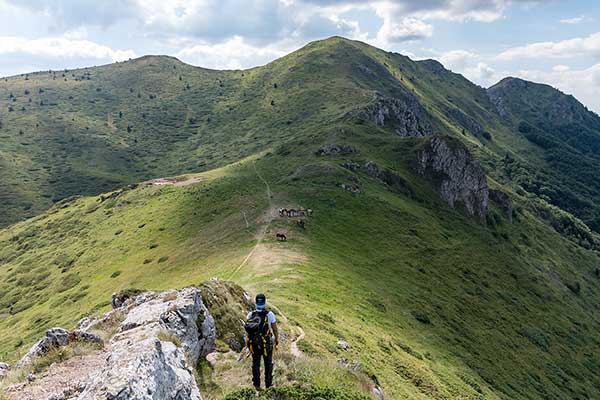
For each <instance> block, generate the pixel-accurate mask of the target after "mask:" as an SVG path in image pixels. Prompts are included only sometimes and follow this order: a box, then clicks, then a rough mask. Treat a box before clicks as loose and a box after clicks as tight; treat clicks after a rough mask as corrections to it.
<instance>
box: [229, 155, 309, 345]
mask: <svg viewBox="0 0 600 400" xmlns="http://www.w3.org/2000/svg"><path fill="white" fill-rule="evenodd" d="M253 166H254V171H255V172H256V175H257V176H258V178H259V179H260V180H261V181H262V182H263V183H264V184H265V188H266V195H267V201H268V203H269V207H268V211H267V218H266V223H265V226H264V227H263V229H262V230H261V231H260V233H259V235H258V240H257V242H256V245H255V246H254V247H253V248H252V250H250V252H249V253H248V255H247V256H246V258H244V260H243V261H242V262H241V263H240V265H238V266H237V268H236V269H234V270H233V271H232V272H231V274H230V275H229V280H231V279H232V278H233V277H234V276H235V275H236V274H237V273H238V272H240V270H241V269H242V268H243V267H244V265H246V263H247V262H248V260H250V258H251V257H252V256H253V255H254V253H255V252H256V250H257V249H258V247H259V246H260V245H261V244H262V242H263V239H264V238H265V236H266V234H267V231H268V230H269V227H270V226H271V222H273V220H274V219H275V218H276V217H277V210H276V209H275V206H274V205H273V193H272V192H271V186H269V182H267V180H266V179H265V178H264V177H263V176H262V175H261V174H260V172H259V171H258V169H257V168H256V164H254V165H253ZM244 218H246V214H245V213H244ZM247 223H248V221H247V220H246V224H247ZM271 307H272V308H273V309H274V310H275V311H277V313H278V314H279V315H280V316H281V318H282V319H283V320H284V322H285V323H286V324H287V325H290V323H289V320H288V318H287V316H286V315H285V314H284V313H283V312H282V311H281V310H280V309H279V308H278V307H277V306H275V305H271ZM290 326H291V325H290ZM295 329H296V331H297V334H298V336H296V338H295V339H294V340H292V342H291V345H290V352H291V354H292V355H293V356H294V357H301V356H302V351H301V350H300V349H299V348H298V342H299V341H300V340H302V339H304V337H305V336H306V334H305V333H304V329H302V328H301V327H300V326H298V325H296V326H295Z"/></svg>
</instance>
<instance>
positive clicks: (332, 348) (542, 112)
mask: <svg viewBox="0 0 600 400" xmlns="http://www.w3.org/2000/svg"><path fill="white" fill-rule="evenodd" d="M63 74H64V76H63ZM26 91H27V93H28V94H25V92H26ZM11 93H12V96H11ZM30 97H31V103H30V102H29V98H30ZM0 99H1V101H0V108H1V110H2V111H1V113H0V119H1V120H2V129H0V135H1V136H2V141H0V184H1V185H2V190H1V191H0V196H1V199H2V201H1V202H0V215H1V221H2V223H3V224H4V225H6V227H5V228H3V229H2V230H0V361H8V362H10V363H14V361H16V360H17V359H18V358H20V356H22V355H23V353H24V352H25V351H26V350H27V348H28V347H29V345H31V344H32V343H34V342H35V341H36V340H37V339H38V338H39V337H40V335H41V334H43V333H44V332H45V330H46V329H48V328H51V327H54V326H62V327H64V328H66V329H72V328H73V327H74V326H75V325H76V324H77V321H78V320H79V319H80V318H82V317H87V316H92V315H99V314H101V313H103V312H105V311H107V310H108V309H109V308H110V306H109V304H108V299H109V298H110V294H111V293H113V292H119V291H121V290H124V289H132V288H133V289H153V290H167V289H171V288H182V287H186V286H191V285H197V284H199V283H200V282H203V281H206V280H208V279H210V278H212V277H217V278H220V279H224V280H233V281H235V282H236V283H237V284H240V285H241V286H242V287H244V288H247V289H248V290H250V291H251V292H253V293H256V292H258V291H266V292H267V296H268V298H269V299H270V300H269V301H270V302H271V303H270V304H272V305H274V306H275V307H276V308H274V310H275V311H277V313H278V316H281V315H282V314H281V313H283V314H284V315H283V316H284V317H285V324H286V325H288V324H289V326H293V327H301V328H302V329H303V331H304V332H305V334H306V335H305V336H304V338H303V339H302V340H300V341H299V342H298V344H297V345H298V348H299V349H300V350H301V351H302V352H303V354H304V356H305V357H307V360H308V361H307V362H306V363H303V362H299V363H291V366H290V369H289V370H286V373H285V381H286V382H287V381H294V380H296V381H301V382H305V381H307V380H308V381H310V382H308V383H311V384H314V385H316V386H319V385H320V384H322V383H323V382H326V383H327V384H331V382H332V381H334V380H335V379H334V378H333V377H335V376H337V375H335V374H333V373H330V372H331V371H334V370H335V368H338V367H341V368H344V371H348V370H350V374H352V376H354V378H356V379H355V380H353V381H352V382H354V383H356V380H358V381H359V383H358V385H359V386H360V382H361V381H360V379H364V377H365V376H366V377H368V382H367V381H364V382H363V384H364V385H372V384H377V386H380V387H381V388H383V391H384V392H385V398H391V399H400V398H406V399H430V398H433V399H454V398H459V397H460V398H465V399H480V398H486V399H509V398H510V399H549V398H551V399H574V398H579V399H593V398H598V397H600V343H599V341H598V338H597V336H598V335H597V332H598V331H599V330H600V318H599V316H598V312H597V304H598V302H599V301H600V261H599V258H598V254H599V253H598V251H599V249H600V241H599V239H598V234H597V233H596V231H594V230H591V229H590V228H589V226H588V224H589V225H590V226H592V227H595V229H596V230H597V229H598V227H597V225H595V221H596V219H595V216H596V214H595V213H596V204H597V202H596V193H597V192H596V189H595V188H596V183H595V182H589V179H590V176H589V175H588V174H590V173H591V171H593V170H594V168H596V164H595V162H596V157H597V152H596V151H595V150H592V149H591V148H589V146H595V143H596V142H595V135H596V132H597V125H596V124H597V117H596V116H595V115H594V114H592V113H589V112H587V111H586V110H585V108H583V107H582V106H581V105H580V104H579V103H577V102H576V101H575V100H574V99H572V98H570V97H566V96H564V95H562V94H560V93H559V92H557V91H555V90H554V89H551V88H549V87H546V86H542V85H536V84H532V83H526V82H523V81H518V80H514V79H509V80H505V81H502V82H501V83H499V84H498V85H496V86H494V87H492V88H490V89H488V90H486V89H484V88H481V87H479V86H477V85H475V84H473V83H471V82H470V81H468V80H467V79H465V78H464V77H463V76H461V75H459V74H455V73H452V72H451V71H449V70H447V69H445V68H444V67H443V66H442V65H441V64H440V63H438V62H436V61H432V60H425V61H412V60H410V59H409V58H408V57H405V56H402V55H399V54H395V53H389V52H385V51H382V50H379V49H377V48H374V47H371V46H368V45H366V44H364V43H360V42H356V41H350V40H347V39H343V38H339V37H334V38H330V39H327V40H322V41H317V42H313V43H310V44H308V45H307V46H305V47H304V48H302V49H300V50H298V51H296V52H294V53H291V54H289V55H288V56H285V57H283V58H281V59H279V60H276V61H274V62H272V63H270V64H268V65H265V66H263V67H257V68H253V69H249V70H244V71H211V70H206V69H202V68H196V67H192V66H188V65H185V64H183V63H181V62H179V61H177V60H175V59H173V58H169V57H143V58H141V59H136V60H132V61H128V62H124V63H118V64H111V65H107V66H102V67H97V68H89V69H80V70H75V71H66V72H65V71H60V72H56V73H55V72H41V73H36V74H28V75H23V76H18V77H11V78H8V79H7V80H5V81H2V82H0ZM9 107H10V108H12V111H9ZM557 113H563V114H564V116H563V117H559V116H558V115H556V114H557ZM550 114H552V115H550ZM545 116H546V117H545ZM564 121H568V123H563V122H564ZM585 143H589V145H588V147H586V145H585ZM596 170H597V169H596ZM575 171H578V173H577V172H575ZM159 177H162V178H166V179H161V180H156V181H153V182H148V183H141V182H142V181H146V180H148V179H151V178H159ZM140 183H141V184H140ZM69 196H82V197H69ZM67 197H69V198H67ZM61 199H62V200H61ZM578 202H580V203H578ZM283 208H287V209H290V208H293V209H295V210H296V211H298V210H300V209H301V208H302V209H311V212H310V213H309V212H308V211H303V212H302V214H301V215H298V214H299V213H293V212H292V213H291V215H293V216H290V217H288V216H286V215H285V214H284V213H283V212H281V213H280V212H279V209H283ZM309 215H310V216H309ZM24 217H31V218H29V219H28V220H26V221H22V222H18V223H13V222H16V221H18V220H20V219H22V218H24ZM299 219H300V220H303V221H304V223H301V222H300V223H299V222H298V220H299ZM11 223H13V224H12V225H9V224H11ZM278 233H279V234H284V235H285V236H286V237H287V241H278V240H276V234H278ZM133 292H136V293H137V292H138V291H133ZM280 312H281V313H280ZM214 313H215V314H219V313H220V314H223V311H222V310H221V311H219V306H218V304H217V306H216V309H215V311H214ZM221 316H223V315H221ZM223 320H224V321H228V322H229V323H231V324H233V325H235V324H237V323H238V321H239V318H238V316H237V315H236V316H229V315H227V316H226V317H225V318H224V319H223ZM282 321H283V317H282ZM117 322H118V324H120V321H117ZM118 324H116V325H117V326H118ZM109 328H110V326H109ZM238 328H239V326H238ZM113 333H114V332H113ZM223 340H224V339H223ZM340 343H342V344H340ZM346 344H347V345H348V346H346ZM217 349H218V351H221V352H225V351H228V349H229V347H228V344H227V343H217ZM286 360H287V359H286ZM286 360H282V362H287V361H289V360H287V361H286ZM309 361H311V362H309ZM312 361H318V362H315V363H313V362H312ZM286 365H287V364H286ZM314 365H319V367H318V368H313V367H312V366H314ZM324 365H325V366H326V365H329V366H331V370H327V369H323V368H324V367H323V366H324ZM311 368H313V369H311ZM235 370H236V371H238V370H240V368H239V366H237V367H235ZM197 372H198V374H197V379H198V380H199V381H200V382H199V387H200V390H201V391H203V390H209V391H210V393H215V396H216V397H215V398H222V397H223V396H225V395H226V394H227V393H231V392H234V391H237V390H239V389H240V387H243V386H244V385H247V384H248V383H247V382H246V381H240V379H241V378H240V379H237V380H236V376H238V375H236V373H231V374H229V372H228V370H225V369H216V370H211V369H210V368H209V367H207V366H206V365H199V367H198V371H197ZM298 375H302V376H301V378H302V379H299V378H298ZM215 376H218V379H212V377H215ZM344 377H346V378H347V375H344ZM297 378H298V379H297ZM276 379H281V380H280V382H281V381H282V380H283V379H284V378H283V377H281V376H280V377H279V378H276ZM215 382H221V383H222V382H225V383H224V384H222V385H221V386H219V385H217V384H216V383H215ZM340 382H342V383H343V382H345V381H340ZM342 383H340V384H342ZM203 385H204V386H203ZM203 393H206V392H203ZM336 393H337V392H336ZM252 395H253V394H252ZM232 398H233V397H232Z"/></svg>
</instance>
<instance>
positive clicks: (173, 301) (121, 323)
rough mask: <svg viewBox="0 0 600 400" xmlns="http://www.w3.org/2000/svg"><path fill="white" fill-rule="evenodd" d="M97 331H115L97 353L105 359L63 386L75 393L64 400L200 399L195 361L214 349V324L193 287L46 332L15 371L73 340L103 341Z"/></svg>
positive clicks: (133, 300)
mask: <svg viewBox="0 0 600 400" xmlns="http://www.w3.org/2000/svg"><path fill="white" fill-rule="evenodd" d="M107 327H108V328H107ZM107 329H108V330H107ZM96 331H98V332H104V333H106V332H116V333H114V334H113V335H112V338H111V339H110V341H109V342H108V343H107V344H106V345H105V346H104V348H103V349H102V350H101V351H100V350H98V352H100V353H102V354H106V355H107V356H105V357H103V358H102V360H104V361H100V363H99V366H98V367H96V368H94V369H93V372H88V373H87V374H86V375H84V376H77V385H76V388H75V389H76V390H75V391H73V390H74V389H73V388H72V387H70V386H69V387H67V388H66V390H67V391H68V392H69V393H71V392H72V393H75V394H73V395H72V396H71V395H69V397H68V398H72V399H75V398H77V399H78V400H97V399H110V400H134V399H135V400H159V399H161V400H162V399H173V400H201V399H202V396H201V395H200V391H199V389H198V386H197V384H196V381H195V378H194V373H193V371H194V367H195V365H196V363H197V362H198V360H199V359H200V357H204V356H206V355H207V354H209V353H211V352H213V351H214V350H215V340H216V326H215V320H214V318H213V317H212V315H211V314H210V312H209V311H208V309H207V307H206V306H205V305H204V303H203V302H202V297H201V294H200V290H199V289H198V288H187V289H181V290H170V291H166V292H162V293H156V292H145V293H142V294H140V295H137V296H135V297H130V298H127V299H126V300H124V301H123V304H122V305H121V306H120V307H117V308H115V309H113V310H112V311H110V312H108V313H106V314H104V315H103V316H100V317H98V318H84V319H82V320H81V321H80V322H79V324H78V329H77V330H75V331H72V332H69V331H67V330H65V329H62V328H53V329H50V330H48V331H47V332H46V334H45V335H44V337H43V338H42V339H41V340H40V341H38V342H37V343H36V344H35V345H34V346H33V347H32V348H31V349H30V350H29V352H28V353H27V355H26V356H25V357H23V359H22V360H21V361H20V362H19V364H18V365H17V367H18V368H24V367H26V366H27V365H28V364H30V363H31V362H32V360H34V359H35V358H36V357H43V356H44V355H45V354H47V353H48V352H49V351H50V350H51V349H53V348H58V347H61V346H68V345H70V344H71V343H73V342H74V341H86V342H92V343H102V341H101V339H100V338H99V337H98V336H97V335H96V334H94V332H96ZM85 358H86V357H83V358H82V360H84V359H85ZM89 358H92V359H93V358H94V357H93V356H92V355H90V356H89V357H88V359H89ZM82 362H83V361H82ZM34 379H35V377H34ZM57 390H58V389H57Z"/></svg>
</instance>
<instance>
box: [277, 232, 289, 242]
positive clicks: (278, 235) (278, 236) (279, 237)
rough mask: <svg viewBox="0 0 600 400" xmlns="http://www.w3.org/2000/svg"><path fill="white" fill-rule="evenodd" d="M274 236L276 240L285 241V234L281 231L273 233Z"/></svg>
mask: <svg viewBox="0 0 600 400" xmlns="http://www.w3.org/2000/svg"><path fill="white" fill-rule="evenodd" d="M275 237H276V238H277V240H278V241H280V242H285V241H287V236H285V235H284V234H283V233H278V234H277V235H275Z"/></svg>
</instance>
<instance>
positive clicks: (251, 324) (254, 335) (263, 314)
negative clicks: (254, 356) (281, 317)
mask: <svg viewBox="0 0 600 400" xmlns="http://www.w3.org/2000/svg"><path fill="white" fill-rule="evenodd" d="M267 314H269V311H268V310H254V311H252V315H250V318H248V320H247V321H246V324H245V325H244V328H245V329H246V334H247V337H248V340H250V341H251V342H254V343H256V342H257V341H258V339H264V338H265V337H267V336H268V333H269V319H268V318H267Z"/></svg>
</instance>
